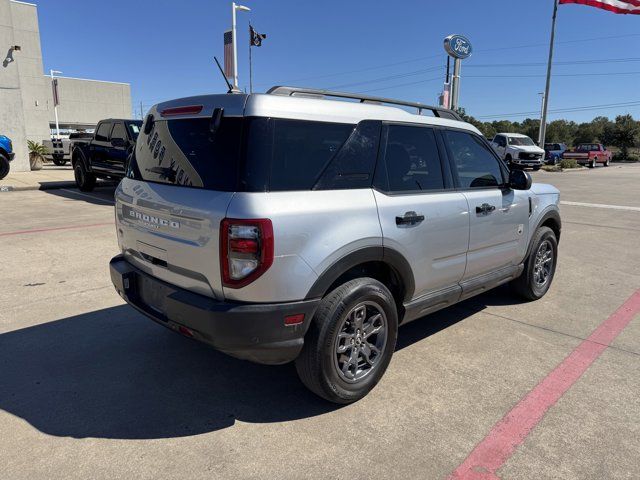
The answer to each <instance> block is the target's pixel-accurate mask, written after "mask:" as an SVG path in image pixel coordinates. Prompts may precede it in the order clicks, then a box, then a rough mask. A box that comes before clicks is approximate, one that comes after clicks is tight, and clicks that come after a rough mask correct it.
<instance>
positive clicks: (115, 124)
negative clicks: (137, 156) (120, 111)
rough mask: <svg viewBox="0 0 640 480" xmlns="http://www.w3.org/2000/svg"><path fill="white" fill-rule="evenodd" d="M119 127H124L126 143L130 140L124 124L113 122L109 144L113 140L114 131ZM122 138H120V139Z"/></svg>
mask: <svg viewBox="0 0 640 480" xmlns="http://www.w3.org/2000/svg"><path fill="white" fill-rule="evenodd" d="M117 125H122V127H123V128H124V141H125V142H126V141H128V140H130V138H129V133H128V132H127V126H126V125H125V124H124V122H113V126H112V127H111V132H109V140H108V141H109V142H110V141H111V140H112V139H113V131H114V130H115V129H116V126H117ZM118 138H120V137H118Z"/></svg>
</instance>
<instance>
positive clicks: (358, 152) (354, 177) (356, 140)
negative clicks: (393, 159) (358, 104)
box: [314, 120, 381, 190]
mask: <svg viewBox="0 0 640 480" xmlns="http://www.w3.org/2000/svg"><path fill="white" fill-rule="evenodd" d="M380 126H381V123H380V122H378V121H373V120H365V121H362V122H360V123H359V124H358V126H357V127H356V129H355V130H353V132H352V133H351V136H350V137H349V139H348V140H347V141H346V142H345V144H344V145H343V146H342V148H341V149H340V151H339V152H338V153H337V154H336V155H335V157H334V158H333V159H332V160H331V162H330V163H329V165H328V166H327V167H326V169H325V170H324V171H323V172H322V175H321V177H320V180H318V182H317V183H316V185H315V187H314V188H315V189H316V190H339V189H346V188H369V187H371V183H372V178H373V172H374V169H375V166H376V157H377V155H378V142H379V139H380Z"/></svg>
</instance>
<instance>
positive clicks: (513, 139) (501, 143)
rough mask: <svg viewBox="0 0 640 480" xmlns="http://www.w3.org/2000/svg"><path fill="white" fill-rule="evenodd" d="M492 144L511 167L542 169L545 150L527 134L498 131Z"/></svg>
mask: <svg viewBox="0 0 640 480" xmlns="http://www.w3.org/2000/svg"><path fill="white" fill-rule="evenodd" d="M491 146H492V147H493V149H494V150H495V151H496V153H497V154H498V156H499V157H500V158H501V159H502V160H504V161H505V162H507V164H508V165H509V166H510V167H511V168H513V167H519V168H525V167H531V168H533V169H534V170H540V167H541V166H542V164H543V158H544V150H543V149H541V148H540V147H538V146H537V145H536V144H535V143H534V142H533V140H531V139H530V138H529V137H527V136H526V135H521V134H519V133H498V134H497V135H496V136H495V137H493V140H492V141H491Z"/></svg>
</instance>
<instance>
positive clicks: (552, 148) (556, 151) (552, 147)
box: [544, 143, 567, 165]
mask: <svg viewBox="0 0 640 480" xmlns="http://www.w3.org/2000/svg"><path fill="white" fill-rule="evenodd" d="M566 150H567V146H566V145H565V144H564V143H545V144H544V152H545V155H544V159H545V161H546V163H547V164H549V165H555V164H557V163H558V162H559V161H560V159H562V154H563V153H564V152H565V151H566Z"/></svg>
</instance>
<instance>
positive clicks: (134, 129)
mask: <svg viewBox="0 0 640 480" xmlns="http://www.w3.org/2000/svg"><path fill="white" fill-rule="evenodd" d="M141 126H142V120H138V121H135V122H129V123H127V127H128V128H129V133H130V134H131V138H133V140H137V139H138V134H140V127H141Z"/></svg>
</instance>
